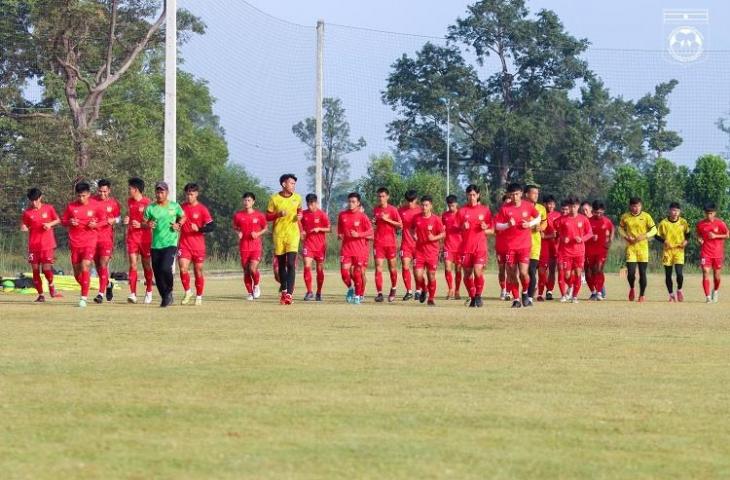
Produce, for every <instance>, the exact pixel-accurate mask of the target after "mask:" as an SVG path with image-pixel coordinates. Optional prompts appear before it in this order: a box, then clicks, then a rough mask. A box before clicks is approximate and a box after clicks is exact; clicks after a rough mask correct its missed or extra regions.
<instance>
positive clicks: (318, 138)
mask: <svg viewBox="0 0 730 480" xmlns="http://www.w3.org/2000/svg"><path fill="white" fill-rule="evenodd" d="M315 96H316V105H315V113H314V118H315V124H316V131H315V139H314V191H315V193H316V194H317V198H318V199H319V201H320V202H323V198H322V103H323V102H324V20H318V21H317V86H316V95H315ZM321 204H322V205H323V206H324V208H325V211H327V210H329V208H328V207H329V205H325V204H323V203H321Z"/></svg>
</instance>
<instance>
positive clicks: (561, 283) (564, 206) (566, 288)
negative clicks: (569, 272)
mask: <svg viewBox="0 0 730 480" xmlns="http://www.w3.org/2000/svg"><path fill="white" fill-rule="evenodd" d="M569 213H570V205H569V204H568V202H567V201H566V200H563V201H562V202H561V203H560V215H559V216H558V217H557V218H556V219H555V220H554V222H553V227H554V228H555V248H556V253H555V263H556V264H557V276H558V288H559V289H560V296H561V297H564V296H566V295H567V297H568V298H573V286H572V285H568V284H567V283H566V281H565V271H564V270H563V268H562V266H561V263H560V249H558V245H560V238H559V235H560V222H561V221H562V220H563V218H565V217H567V216H568V214H569Z"/></svg>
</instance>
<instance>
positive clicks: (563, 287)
mask: <svg viewBox="0 0 730 480" xmlns="http://www.w3.org/2000/svg"><path fill="white" fill-rule="evenodd" d="M558 287H559V288H560V295H561V296H565V293H566V292H567V291H568V284H567V283H565V272H564V271H562V270H560V271H559V272H558ZM548 288H549V287H548Z"/></svg>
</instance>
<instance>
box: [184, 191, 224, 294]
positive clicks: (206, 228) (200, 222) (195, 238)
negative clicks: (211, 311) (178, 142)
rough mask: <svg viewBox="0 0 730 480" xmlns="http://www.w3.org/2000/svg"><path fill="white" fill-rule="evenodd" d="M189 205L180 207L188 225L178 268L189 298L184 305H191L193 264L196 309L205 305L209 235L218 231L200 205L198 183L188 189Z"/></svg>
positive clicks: (186, 225) (186, 202)
mask: <svg viewBox="0 0 730 480" xmlns="http://www.w3.org/2000/svg"><path fill="white" fill-rule="evenodd" d="M184 192H185V202H184V203H183V204H182V205H181V206H180V207H181V208H182V211H183V213H184V214H185V218H186V219H187V221H186V222H185V223H183V224H182V228H180V245H179V247H178V250H177V264H178V266H179V267H180V281H181V282H182V286H183V289H184V290H185V295H184V296H183V299H182V304H183V305H188V304H189V303H190V301H191V300H192V299H193V292H192V291H191V290H190V263H191V262H192V264H193V273H194V274H195V305H196V306H200V305H202V304H203V290H204V289H205V277H204V276H203V265H204V264H205V234H206V233H209V232H212V231H213V230H215V222H214V221H213V217H212V216H211V215H210V212H209V211H208V208H207V207H206V206H205V205H203V204H202V203H200V202H199V201H198V196H199V195H200V187H199V186H198V184H197V183H188V184H187V185H185V188H184Z"/></svg>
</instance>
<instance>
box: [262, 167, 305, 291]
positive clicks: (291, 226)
mask: <svg viewBox="0 0 730 480" xmlns="http://www.w3.org/2000/svg"><path fill="white" fill-rule="evenodd" d="M279 184H281V191H280V192H278V193H275V194H274V195H272V196H271V198H270V199H269V205H268V206H267V207H266V219H267V220H268V221H270V222H274V226H273V229H272V234H273V241H274V255H275V256H276V258H277V262H278V264H279V283H280V284H281V288H280V291H281V299H280V303H281V304H282V305H290V304H291V303H292V295H293V294H294V279H295V278H296V271H295V267H296V260H297V252H299V232H300V225H299V223H300V220H301V219H302V197H301V196H300V195H299V194H298V193H295V192H294V189H295V188H296V186H297V177H296V176H295V175H294V174H291V173H286V174H284V175H282V176H281V177H279Z"/></svg>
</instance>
